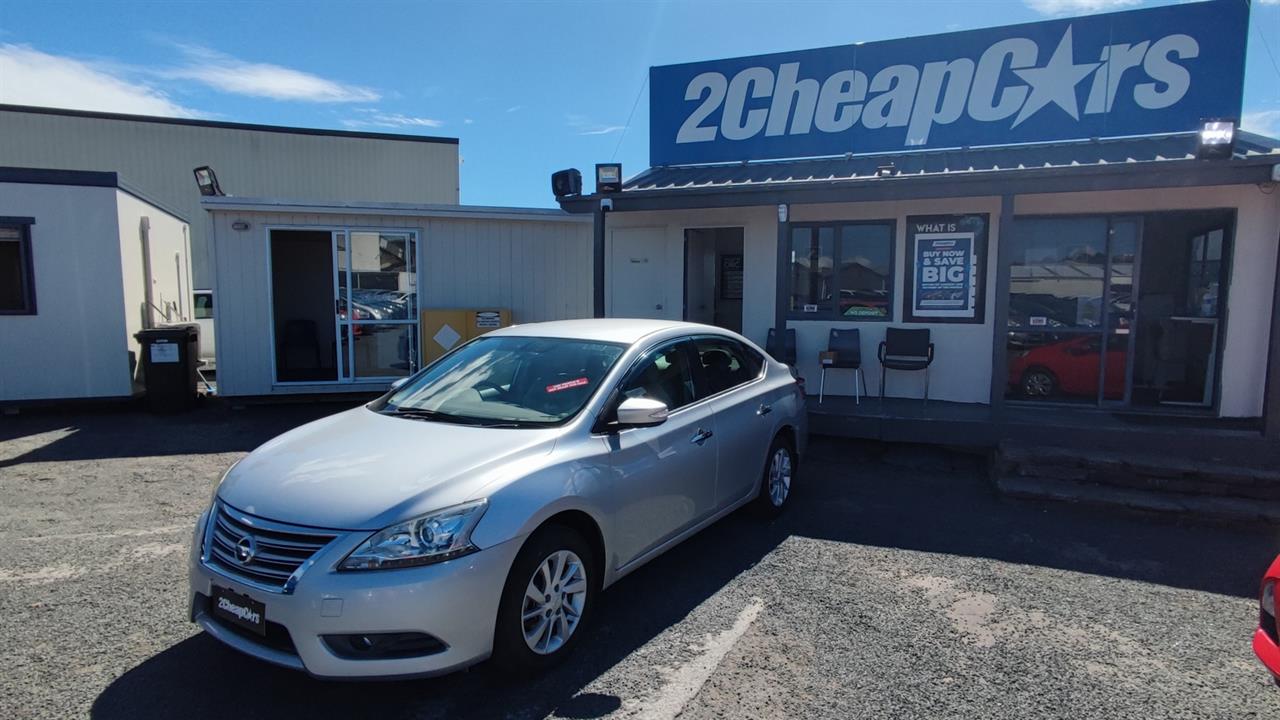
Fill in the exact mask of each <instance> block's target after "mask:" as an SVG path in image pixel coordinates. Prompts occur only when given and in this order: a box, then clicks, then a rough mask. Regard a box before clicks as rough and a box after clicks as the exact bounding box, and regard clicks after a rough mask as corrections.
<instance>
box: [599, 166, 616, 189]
mask: <svg viewBox="0 0 1280 720" xmlns="http://www.w3.org/2000/svg"><path fill="white" fill-rule="evenodd" d="M596 192H598V193H608V192H622V163H601V164H597V165H596Z"/></svg>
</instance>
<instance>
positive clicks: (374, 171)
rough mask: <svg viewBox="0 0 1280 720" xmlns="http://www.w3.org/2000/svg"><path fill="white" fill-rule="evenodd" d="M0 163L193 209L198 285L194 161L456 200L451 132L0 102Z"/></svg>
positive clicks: (341, 197)
mask: <svg viewBox="0 0 1280 720" xmlns="http://www.w3.org/2000/svg"><path fill="white" fill-rule="evenodd" d="M0 166H14V167H33V168H55V169H66V170H92V171H103V172H115V173H119V174H120V176H121V177H124V178H127V179H128V181H129V182H130V183H131V184H132V185H133V186H134V187H136V188H137V189H138V191H139V192H142V193H145V194H146V195H147V196H148V197H151V198H154V199H155V201H156V202H159V203H162V204H164V205H165V206H166V207H171V208H174V209H175V210H176V211H177V212H179V213H181V214H182V215H184V216H186V217H189V218H191V222H192V226H191V244H192V267H193V273H194V279H195V283H196V287H197V288H209V287H212V286H213V283H214V281H215V278H214V276H213V270H212V268H213V262H212V257H211V255H210V253H209V249H208V242H207V241H208V234H209V229H208V224H207V221H208V218H207V216H206V214H205V213H204V211H203V210H202V209H201V207H200V193H199V191H198V189H197V187H196V184H195V180H194V179H193V177H192V170H194V169H195V168H197V167H201V166H209V167H212V168H213V169H214V171H215V172H216V173H217V175H218V179H219V181H220V183H221V185H222V188H223V189H224V190H225V191H226V192H227V193H229V194H232V195H237V196H244V197H281V196H284V197H290V198H296V199H300V200H324V201H361V200H376V201H381V202H407V203H429V204H440V205H453V204H457V202H458V141H457V139H456V138H437V137H425V136H418V135H396V134H389V133H365V132H344V131H337V130H312V129H307V128H287V127H276V126H270V125H249V124H243V123H227V122H216V121H206V120H185V119H173V118H158V117H146V116H135V115H118V114H114V113H100V112H84V111H77V110H60V109H53V108H38V107H26V106H15V105H0Z"/></svg>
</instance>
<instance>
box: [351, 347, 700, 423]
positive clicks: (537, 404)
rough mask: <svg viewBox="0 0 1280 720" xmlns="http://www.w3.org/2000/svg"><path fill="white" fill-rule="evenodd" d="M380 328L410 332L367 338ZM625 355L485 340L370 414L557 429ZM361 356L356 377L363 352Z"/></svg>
mask: <svg viewBox="0 0 1280 720" xmlns="http://www.w3.org/2000/svg"><path fill="white" fill-rule="evenodd" d="M382 328H386V329H387V330H386V332H387V333H389V334H390V335H391V337H393V338H398V337H402V336H401V335H399V333H402V332H404V328H405V326H404V325H399V324H392V325H374V326H370V327H366V330H369V331H370V333H371V334H372V335H373V336H377V335H379V334H380V333H381V332H382ZM359 342H360V340H359V339H357V343H359ZM624 349H625V348H623V346H621V345H614V344H612V343H602V342H592V341H586V340H570V339H565V338H527V337H511V336H502V337H482V338H479V339H477V340H475V341H473V342H470V343H467V344H466V345H464V346H463V347H461V348H459V349H458V350H457V351H455V352H453V353H450V354H449V355H446V356H445V357H444V358H441V359H440V361H439V362H437V363H435V364H434V365H432V366H431V367H430V368H428V369H427V370H426V371H424V372H423V373H422V374H421V375H420V376H418V377H417V378H416V379H415V380H413V381H410V382H408V383H406V384H405V385H404V386H403V387H401V388H399V389H397V390H396V391H394V392H392V393H391V394H390V395H388V396H387V397H386V398H384V399H383V400H380V401H378V402H377V403H374V405H372V406H371V407H372V408H373V409H374V410H377V411H380V412H383V413H386V414H388V415H397V414H398V415H400V416H404V417H412V418H415V419H423V420H436V421H440V422H453V423H460V424H466V425H504V426H517V427H521V426H529V427H534V426H546V425H555V424H559V423H561V422H564V421H565V420H568V419H569V418H571V417H573V416H574V415H576V414H577V413H578V411H580V410H581V409H582V407H583V406H584V405H586V403H587V400H588V399H590V398H591V396H592V394H594V393H595V391H596V388H598V387H599V386H600V382H601V381H602V380H603V379H604V378H605V376H606V375H607V374H608V372H609V369H610V368H612V367H613V364H614V362H616V361H617V359H618V357H619V356H621V355H622V351H623V350H624ZM675 354H677V355H682V354H681V353H675ZM356 355H357V361H356V362H357V372H359V368H360V362H361V361H360V360H359V359H358V358H359V357H360V355H359V351H358V350H357V352H356ZM391 359H393V358H391ZM686 370H687V367H686Z"/></svg>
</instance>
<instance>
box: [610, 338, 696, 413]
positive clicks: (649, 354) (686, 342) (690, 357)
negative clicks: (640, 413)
mask: <svg viewBox="0 0 1280 720" xmlns="http://www.w3.org/2000/svg"><path fill="white" fill-rule="evenodd" d="M669 347H675V348H676V350H677V351H678V352H679V353H680V354H681V355H683V356H684V361H685V363H687V364H688V366H689V382H691V383H693V389H692V393H691V397H690V399H689V402H687V403H685V404H683V405H680V406H678V407H674V408H672V407H668V408H667V411H668V413H669V414H670V415H674V414H676V413H678V412H681V411H683V410H685V409H686V408H690V407H693V406H694V405H697V404H698V403H699V402H702V400H703V398H700V397H698V371H699V368H698V365H697V363H695V362H694V360H695V359H696V355H695V354H694V352H693V349H692V348H693V338H692V336H689V335H681V336H679V337H676V338H667V339H666V340H660V341H658V342H656V343H654V344H653V345H650V346H649V347H647V348H645V350H644V352H642V353H640V355H639V356H638V357H637V358H636V359H635V360H634V361H633V362H632V363H631V366H630V367H628V368H627V371H626V372H625V373H624V374H623V375H622V378H621V379H619V381H618V383H617V385H616V386H615V391H614V393H613V397H612V399H611V400H610V406H611V407H609V408H608V413H607V414H608V415H611V416H614V417H613V418H611V420H613V419H616V416H617V410H618V405H620V404H622V401H623V400H625V399H626V388H627V385H628V384H630V383H631V381H633V380H635V379H636V377H637V376H638V375H639V374H640V373H641V372H643V371H644V369H645V368H646V367H648V364H649V361H650V360H652V358H653V355H654V353H657V352H658V351H659V350H665V349H666V348H669Z"/></svg>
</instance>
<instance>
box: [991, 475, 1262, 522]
mask: <svg viewBox="0 0 1280 720" xmlns="http://www.w3.org/2000/svg"><path fill="white" fill-rule="evenodd" d="M995 483H996V488H997V489H998V490H999V491H1000V492H1001V493H1003V494H1005V495H1008V496H1010V497H1017V498H1024V499H1034V500H1055V501H1064V502H1073V503H1082V504H1088V505H1102V506H1110V507H1124V508H1128V509H1130V510H1139V511H1144V512H1154V513H1162V514H1168V515H1185V516H1187V517H1194V518H1198V519H1211V520H1223V521H1228V522H1248V523H1259V522H1260V523H1268V524H1272V525H1280V501H1276V500H1264V499H1257V498H1244V497H1222V496H1212V495H1203V494H1185V493H1171V492H1158V491H1151V490H1143V489H1137V488H1131V487H1119V486H1115V485H1102V484H1098V483H1090V482H1079V481H1075V480H1061V479H1054V478H1047V477H1020V476H998V477H996V479H995Z"/></svg>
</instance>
